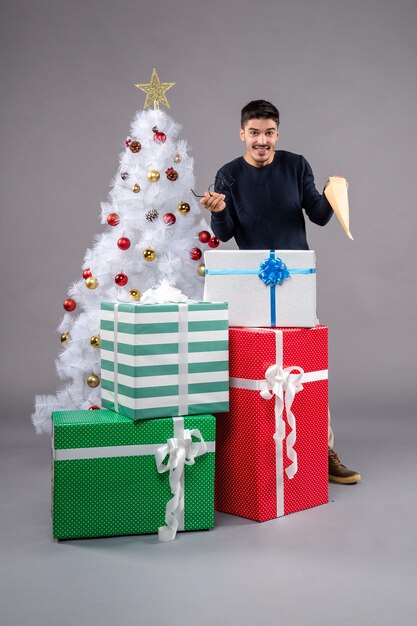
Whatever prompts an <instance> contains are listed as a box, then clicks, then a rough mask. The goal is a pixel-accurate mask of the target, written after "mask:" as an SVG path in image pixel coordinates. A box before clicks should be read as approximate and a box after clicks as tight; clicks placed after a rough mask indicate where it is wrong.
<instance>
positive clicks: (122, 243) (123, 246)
mask: <svg viewBox="0 0 417 626" xmlns="http://www.w3.org/2000/svg"><path fill="white" fill-rule="evenodd" d="M117 245H118V246H119V248H120V250H129V248H130V239H128V238H127V237H120V239H119V240H118V242H117Z"/></svg>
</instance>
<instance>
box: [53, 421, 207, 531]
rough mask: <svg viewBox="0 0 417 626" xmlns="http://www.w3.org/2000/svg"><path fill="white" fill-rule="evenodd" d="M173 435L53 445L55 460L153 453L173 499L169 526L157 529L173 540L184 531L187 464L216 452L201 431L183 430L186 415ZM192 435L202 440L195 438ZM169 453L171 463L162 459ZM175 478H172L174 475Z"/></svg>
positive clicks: (168, 512)
mask: <svg viewBox="0 0 417 626" xmlns="http://www.w3.org/2000/svg"><path fill="white" fill-rule="evenodd" d="M173 423H174V437H172V438H170V439H168V440H167V443H166V444H165V445H161V444H159V443H156V444H155V443H149V444H131V445H125V446H97V447H93V448H61V449H58V450H57V449H55V447H53V450H52V456H53V459H54V461H77V460H80V459H106V458H119V457H128V456H150V455H154V456H155V459H156V465H157V469H158V472H159V473H163V472H167V471H169V472H170V481H169V482H170V487H171V493H172V494H173V498H171V499H170V500H169V501H168V503H167V505H166V510H165V521H166V524H167V526H162V527H161V528H160V529H159V530H158V536H159V539H160V540H161V541H171V540H172V539H174V538H175V535H176V531H177V530H184V465H194V462H195V458H196V457H198V456H201V455H202V454H205V453H206V452H214V451H215V442H214V441H208V442H206V441H204V439H203V437H202V435H201V432H200V431H199V430H198V429H197V428H194V429H193V430H189V429H184V418H182V417H174V418H173ZM192 437H196V438H198V439H199V440H200V441H192ZM167 455H168V463H167V464H164V463H163V461H164V459H165V458H166V456H167ZM171 477H172V478H171Z"/></svg>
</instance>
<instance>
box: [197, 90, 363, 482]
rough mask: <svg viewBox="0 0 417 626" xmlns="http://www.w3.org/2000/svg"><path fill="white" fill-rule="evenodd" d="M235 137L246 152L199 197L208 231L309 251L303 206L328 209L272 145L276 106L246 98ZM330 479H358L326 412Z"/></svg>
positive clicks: (325, 216) (322, 216) (295, 159)
mask: <svg viewBox="0 0 417 626" xmlns="http://www.w3.org/2000/svg"><path fill="white" fill-rule="evenodd" d="M240 138H241V139H242V141H243V142H244V144H245V154H244V155H243V157H238V158H237V159H234V160H233V161H231V162H230V163H227V164H226V165H224V166H223V167H222V168H221V169H220V170H219V171H218V173H217V176H216V182H215V187H214V192H206V193H205V194H204V197H203V198H202V199H201V200H200V202H201V204H202V205H203V206H204V207H205V208H206V209H208V210H209V211H210V212H211V228H212V230H213V232H214V233H215V235H216V236H217V237H218V238H219V239H220V240H221V241H228V240H229V239H231V238H232V237H234V238H235V240H236V243H237V245H238V247H239V248H240V249H241V250H269V249H275V250H308V243H307V237H306V228H305V221H304V215H303V209H304V210H305V212H306V214H307V216H308V217H309V219H310V220H311V221H312V222H314V223H315V224H319V225H320V226H324V225H325V224H327V222H328V221H329V220H330V218H331V216H332V215H333V210H332V208H331V206H330V204H329V202H328V200H327V198H326V196H325V195H324V194H323V195H322V194H320V193H319V192H318V191H317V189H316V187H315V184H314V176H313V172H312V170H311V167H310V165H309V164H308V163H307V161H306V160H305V158H304V157H303V156H301V155H298V154H293V153H292V152H286V151H284V150H277V151H276V150H275V144H276V143H277V141H278V138H279V112H278V109H277V108H276V107H275V106H274V105H273V104H271V103H270V102H266V101H265V100H254V101H252V102H249V104H247V105H246V106H245V107H244V108H243V109H242V113H241V128H240ZM326 185H327V183H326ZM325 188H326V187H325ZM329 479H330V480H331V481H333V482H338V483H344V484H353V483H357V482H359V481H360V480H361V476H360V474H359V473H358V472H355V471H353V470H350V469H348V468H347V467H345V466H344V465H343V464H342V463H341V461H340V459H339V457H338V456H337V454H336V453H335V452H334V450H333V432H332V429H331V428H330V413H329Z"/></svg>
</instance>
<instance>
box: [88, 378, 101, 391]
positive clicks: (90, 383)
mask: <svg viewBox="0 0 417 626" xmlns="http://www.w3.org/2000/svg"><path fill="white" fill-rule="evenodd" d="M99 384H100V378H99V377H98V376H96V375H95V374H91V375H90V376H89V377H88V378H87V385H88V386H89V387H92V389H95V388H96V387H98V386H99Z"/></svg>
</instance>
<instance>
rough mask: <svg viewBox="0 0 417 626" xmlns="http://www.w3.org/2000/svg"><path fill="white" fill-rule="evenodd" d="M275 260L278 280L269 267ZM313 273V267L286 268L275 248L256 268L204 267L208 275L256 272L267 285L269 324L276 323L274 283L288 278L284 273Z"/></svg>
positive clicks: (279, 283)
mask: <svg viewBox="0 0 417 626" xmlns="http://www.w3.org/2000/svg"><path fill="white" fill-rule="evenodd" d="M275 262H279V265H281V271H279V272H278V276H279V278H278V280H276V278H275V277H274V274H275V272H274V270H273V269H271V268H273V267H274V265H276V263H275ZM287 273H288V274H289V275H291V274H315V273H316V270H315V268H314V267H305V268H288V267H287V266H286V265H285V263H283V261H282V259H280V258H279V257H275V250H270V252H269V257H267V258H266V259H265V261H263V262H262V263H261V265H260V267H259V269H257V270H242V269H225V270H210V269H206V270H205V274H207V275H210V276H229V275H242V274H257V275H258V276H259V278H260V279H261V280H262V281H263V282H264V283H265V285H269V293H270V296H269V300H270V316H271V326H276V325H277V323H276V321H277V313H276V293H275V288H276V285H277V284H278V285H282V284H283V282H284V280H286V279H287V278H289V276H287V275H286V274H287Z"/></svg>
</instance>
